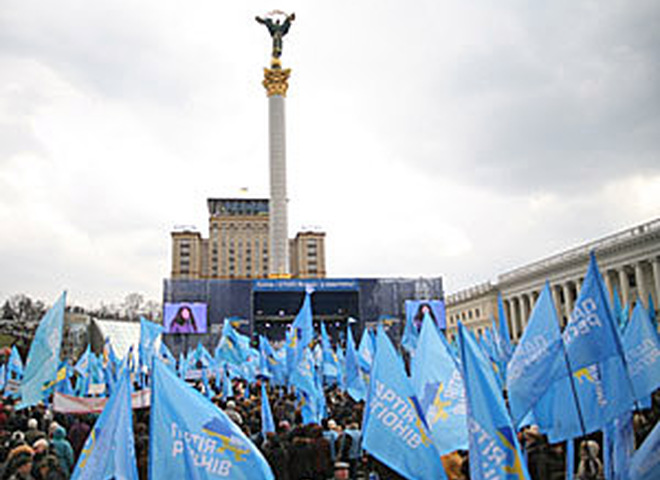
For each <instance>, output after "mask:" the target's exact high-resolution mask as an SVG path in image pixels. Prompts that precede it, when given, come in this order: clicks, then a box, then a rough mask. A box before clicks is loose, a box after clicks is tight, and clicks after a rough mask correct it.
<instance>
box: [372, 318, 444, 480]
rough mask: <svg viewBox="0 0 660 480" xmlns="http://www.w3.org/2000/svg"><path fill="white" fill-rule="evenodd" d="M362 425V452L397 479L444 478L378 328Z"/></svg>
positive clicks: (417, 409)
mask: <svg viewBox="0 0 660 480" xmlns="http://www.w3.org/2000/svg"><path fill="white" fill-rule="evenodd" d="M363 424H364V425H363V436H362V448H363V449H364V450H366V451H367V452H369V454H370V455H372V456H373V457H375V458H376V459H377V460H379V461H380V462H382V463H383V464H385V465H387V466H388V467H389V468H391V469H392V470H394V471H395V472H397V473H398V474H399V475H401V476H403V477H406V478H414V479H417V480H426V479H429V480H430V479H446V478H447V477H446V475H445V471H444V468H443V466H442V461H441V460H440V455H439V454H438V451H437V450H436V448H435V446H434V445H433V441H432V440H431V437H430V432H429V430H428V427H427V425H426V422H425V420H424V417H423V414H422V412H421V407H420V405H419V401H418V400H417V397H416V396H415V394H414V393H413V388H412V386H411V385H410V381H409V380H408V377H407V376H406V373H405V370H404V367H403V363H402V361H401V359H400V358H399V357H398V356H397V353H396V351H395V350H394V346H393V345H392V342H390V340H389V338H388V337H387V334H386V333H385V331H384V330H383V329H382V327H379V328H378V333H377V335H376V354H375V358H374V363H373V365H372V374H371V383H370V385H369V395H368V398H367V405H366V411H365V420H364V422H363Z"/></svg>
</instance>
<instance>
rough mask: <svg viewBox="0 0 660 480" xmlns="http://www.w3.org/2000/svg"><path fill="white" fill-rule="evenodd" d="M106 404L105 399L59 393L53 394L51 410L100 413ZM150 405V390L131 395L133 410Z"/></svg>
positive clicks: (71, 412) (106, 399)
mask: <svg viewBox="0 0 660 480" xmlns="http://www.w3.org/2000/svg"><path fill="white" fill-rule="evenodd" d="M107 403H108V398H107V397H77V396H74V395H65V394H63V393H60V392H55V393H54V394H53V410H54V411H55V412H57V413H63V414H76V415H77V414H87V413H101V412H102V411H103V409H104V408H105V405H106V404H107ZM150 404H151V390H149V389H145V390H139V391H137V392H133V393H132V394H131V406H132V408H133V410H135V409H138V408H148V407H149V406H150Z"/></svg>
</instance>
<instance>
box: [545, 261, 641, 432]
mask: <svg viewBox="0 0 660 480" xmlns="http://www.w3.org/2000/svg"><path fill="white" fill-rule="evenodd" d="M562 340H563V342H564V346H565V350H566V355H567V357H568V364H569V368H570V370H571V373H572V375H573V385H574V388H575V392H576V397H577V400H578V405H579V411H580V413H581V419H582V426H583V427H584V432H575V433H576V435H575V436H577V435H578V434H589V433H591V432H594V431H596V430H600V429H602V428H603V427H605V425H607V424H608V423H609V422H611V421H613V420H614V419H615V418H617V417H619V416H620V415H621V414H623V413H624V412H626V411H627V410H630V409H631V407H632V402H633V394H632V390H631V382H630V379H629V378H628V374H627V372H626V369H625V364H624V357H623V348H622V345H621V340H620V338H619V333H618V329H617V327H616V325H615V323H614V318H613V315H612V312H611V311H610V305H609V301H608V299H607V294H606V287H605V283H604V281H603V279H602V277H601V275H600V272H599V271H598V265H597V263H596V257H595V255H594V254H593V252H592V253H591V258H590V262H589V267H588V269H587V274H586V275H585V278H584V282H583V284H582V289H581V291H580V295H579V296H578V298H577V300H576V302H575V308H574V310H573V313H572V314H571V318H570V320H569V322H568V324H567V325H566V328H565V329H564V331H563V333H562ZM555 376H556V375H554V374H553V378H554V377H555ZM553 388H554V387H553Z"/></svg>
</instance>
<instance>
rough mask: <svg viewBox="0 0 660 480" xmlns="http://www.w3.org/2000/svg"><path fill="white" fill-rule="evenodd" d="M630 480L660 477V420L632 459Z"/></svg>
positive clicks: (646, 479)
mask: <svg viewBox="0 0 660 480" xmlns="http://www.w3.org/2000/svg"><path fill="white" fill-rule="evenodd" d="M628 478H629V480H657V479H658V478H660V422H658V423H656V425H655V427H654V428H653V430H651V433H649V435H648V436H647V437H646V440H644V443H642V445H641V446H640V447H639V449H638V450H637V451H636V452H635V453H634V455H633V456H632V459H631V460H630V473H629V474H628Z"/></svg>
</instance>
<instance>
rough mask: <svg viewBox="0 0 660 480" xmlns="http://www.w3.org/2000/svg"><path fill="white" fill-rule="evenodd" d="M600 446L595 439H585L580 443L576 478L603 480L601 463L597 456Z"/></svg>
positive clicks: (581, 479)
mask: <svg viewBox="0 0 660 480" xmlns="http://www.w3.org/2000/svg"><path fill="white" fill-rule="evenodd" d="M599 452H600V446H599V445H598V442H596V441H595V440H585V441H583V442H582V444H581V445H580V463H579V464H578V471H577V475H576V477H575V478H576V479H577V480H603V478H604V477H603V464H602V463H601V461H600V459H599V458H598V453H599Z"/></svg>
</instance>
